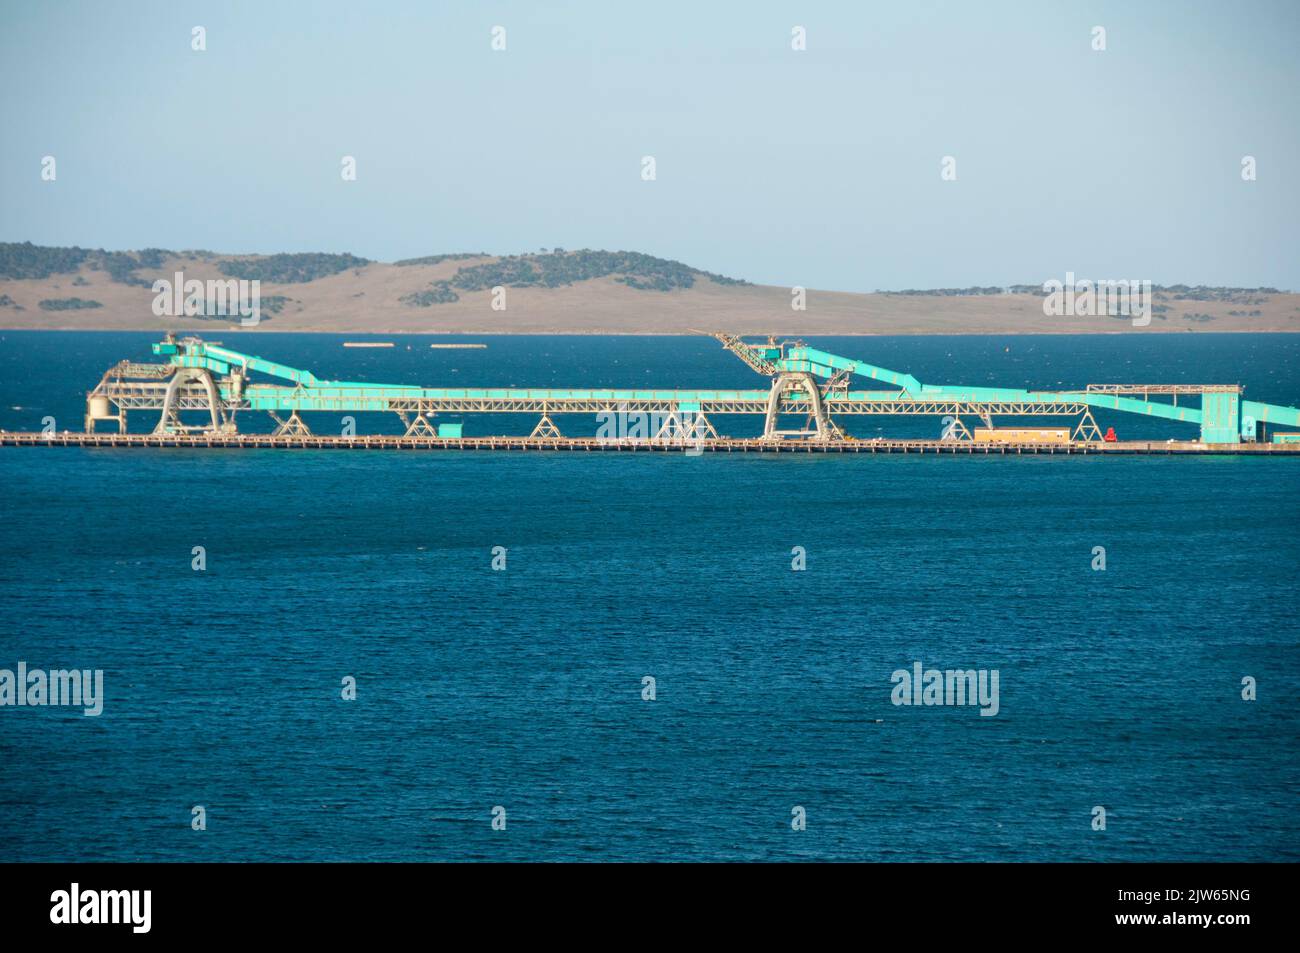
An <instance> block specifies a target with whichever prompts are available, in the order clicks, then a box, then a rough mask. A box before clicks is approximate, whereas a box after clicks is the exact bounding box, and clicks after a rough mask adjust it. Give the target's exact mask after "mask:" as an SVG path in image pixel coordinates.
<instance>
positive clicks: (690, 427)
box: [85, 334, 1300, 443]
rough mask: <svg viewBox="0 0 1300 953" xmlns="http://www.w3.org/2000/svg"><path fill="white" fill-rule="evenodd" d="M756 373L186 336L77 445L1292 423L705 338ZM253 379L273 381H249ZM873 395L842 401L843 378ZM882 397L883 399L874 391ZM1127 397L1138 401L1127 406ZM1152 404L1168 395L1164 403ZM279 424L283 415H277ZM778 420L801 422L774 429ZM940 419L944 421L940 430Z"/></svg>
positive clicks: (1235, 407) (1212, 399) (951, 434)
mask: <svg viewBox="0 0 1300 953" xmlns="http://www.w3.org/2000/svg"><path fill="white" fill-rule="evenodd" d="M714 336H715V337H716V338H717V339H718V340H719V341H720V342H721V343H722V345H723V347H725V348H726V349H727V350H729V351H731V352H732V353H734V354H735V355H736V356H737V357H739V358H740V359H741V360H742V361H743V362H744V363H745V364H746V366H748V367H750V368H751V369H752V370H754V371H755V372H756V373H758V374H761V375H764V376H768V377H770V378H771V379H770V381H769V383H768V386H767V387H766V388H765V389H755V390H734V389H733V390H655V389H617V388H572V389H564V388H545V389H535V388H426V387H417V386H408V385H391V384H372V383H360V382H348V381H327V380H319V379H317V378H316V376H315V375H314V374H312V373H311V372H310V371H305V370H300V369H298V368H293V367H289V366H287V365H283V364H278V363H275V362H273V361H268V360H265V359H263V358H260V357H256V356H254V355H250V354H244V353H242V352H239V351H235V350H232V349H230V348H226V347H223V346H221V345H217V344H212V343H207V342H204V341H203V340H201V339H199V338H197V337H186V338H182V339H179V340H178V339H176V338H175V337H173V336H172V335H168V336H167V338H166V339H165V340H164V341H162V342H160V343H158V344H155V345H153V351H154V353H155V354H157V355H159V356H160V357H163V358H165V363H161V364H145V363H138V362H133V361H122V362H120V363H118V364H116V365H114V366H113V367H111V368H109V370H108V371H107V372H106V373H105V374H104V376H103V378H102V379H101V380H100V382H99V384H98V385H97V386H96V387H95V388H94V389H93V390H91V391H90V392H89V393H88V394H87V395H86V419H85V427H86V432H87V433H93V432H94V431H95V426H96V423H97V422H98V421H116V422H117V424H118V429H119V432H120V433H126V432H127V415H128V413H130V412H139V411H156V412H158V413H159V417H158V420H157V424H156V426H155V427H154V432H155V433H158V434H183V433H226V434H230V433H236V432H237V427H236V420H237V416H238V414H240V413H241V412H265V413H267V414H269V415H271V417H272V418H273V420H274V421H275V424H276V429H275V434H276V435H310V431H309V430H308V428H307V425H306V424H305V423H304V422H303V419H302V417H301V416H300V414H301V413H304V412H331V413H340V414H353V413H366V412H388V413H395V414H397V415H398V417H399V418H400V419H401V420H402V423H403V425H404V427H405V436H407V437H422V436H434V435H436V434H437V430H436V428H435V427H434V425H433V424H432V423H431V422H430V421H431V418H433V417H434V416H435V415H437V414H483V413H488V414H491V413H513V414H538V415H540V416H539V419H538V423H537V426H536V427H535V428H534V429H533V432H532V434H531V435H530V436H531V438H543V439H544V438H555V439H558V438H560V430H559V427H557V426H556V424H555V422H554V420H553V419H552V415H553V414H599V415H608V414H649V415H654V416H653V419H655V420H656V421H658V426H657V429H656V430H655V432H654V433H653V434H647V439H652V440H670V439H671V440H711V439H722V438H719V436H718V433H717V431H716V430H715V429H714V427H713V424H712V423H711V422H710V420H709V415H718V414H749V415H761V416H762V417H763V418H764V429H763V439H765V440H769V441H783V440H811V441H815V442H835V441H845V440H852V439H853V438H852V437H851V436H849V435H848V434H847V433H846V432H845V431H844V429H843V428H842V427H841V426H840V425H839V424H838V423H837V422H836V418H842V417H853V416H909V417H910V416H922V417H937V418H943V419H945V430H944V434H945V439H956V440H959V441H968V440H971V432H970V430H969V429H968V428H967V426H966V424H965V423H964V422H963V420H962V418H963V417H973V418H978V419H979V420H981V421H983V423H984V425H985V426H986V427H992V426H993V418H994V417H1003V418H1008V417H1011V418H1021V417H1058V418H1071V419H1072V421H1073V423H1072V430H1071V438H1072V440H1074V441H1076V442H1095V441H1099V440H1101V436H1102V435H1101V430H1100V428H1099V427H1098V426H1097V423H1096V420H1095V419H1094V418H1093V414H1092V412H1093V410H1094V409H1097V408H1101V409H1105V410H1117V411H1122V412H1126V413H1134V414H1140V415H1144V416H1156V417H1161V418H1164V419H1169V420H1175V421H1183V422H1185V423H1189V424H1198V425H1200V428H1201V441H1202V442H1205V443H1240V442H1242V441H1247V442H1249V441H1253V440H1254V439H1256V436H1257V431H1258V428H1259V427H1261V426H1275V425H1279V424H1280V425H1300V411H1298V410H1297V409H1296V408H1294V407H1283V406H1279V405H1273V404H1263V403H1259V402H1254V401H1247V400H1244V399H1243V397H1242V390H1243V389H1242V388H1241V387H1240V386H1239V385H1233V384H1205V385H1192V384H1090V385H1088V386H1087V388H1086V389H1083V390H1066V391H1028V390H1020V389H1012V388H991V387H966V386H961V385H934V384H922V383H921V382H920V381H918V380H917V379H916V378H915V377H913V376H912V375H910V374H904V373H900V372H897V371H891V370H888V369H886V368H882V367H877V366H875V365H872V364H868V363H866V362H862V361H857V360H852V359H849V358H845V357H841V356H839V355H835V354H830V353H828V352H825V351H821V350H819V349H817V348H813V347H809V346H808V345H806V344H804V343H803V342H802V341H783V342H780V343H778V342H777V341H776V340H775V339H773V338H769V339H768V340H767V342H766V343H760V344H751V343H747V342H745V341H744V340H742V339H741V338H739V337H736V336H734V335H727V334H716V335H714ZM254 375H261V376H265V377H268V378H271V379H274V380H275V381H277V382H276V383H262V382H260V381H259V382H254V381H253V379H252V378H253V376H254ZM858 378H861V379H866V380H869V381H872V382H874V383H875V384H876V389H874V390H853V389H852V388H851V384H852V381H853V380H854V379H858ZM882 385H883V387H882ZM1139 395H1140V396H1139ZM1152 395H1173V398H1174V400H1173V402H1172V403H1165V402H1162V401H1158V400H1153V399H1151V398H1152ZM1179 396H1196V397H1199V398H1200V401H1199V403H1200V406H1186V405H1184V406H1180V405H1179V404H1178V403H1177V400H1178V397H1179ZM194 411H197V412H202V413H203V414H204V418H205V419H204V420H203V422H202V423H197V424H185V423H182V420H181V414H182V413H183V412H194ZM282 415H287V416H282ZM787 417H796V418H799V419H800V421H801V422H800V423H799V424H797V425H786V424H785V423H784V421H783V419H784V418H787ZM948 418H951V420H948Z"/></svg>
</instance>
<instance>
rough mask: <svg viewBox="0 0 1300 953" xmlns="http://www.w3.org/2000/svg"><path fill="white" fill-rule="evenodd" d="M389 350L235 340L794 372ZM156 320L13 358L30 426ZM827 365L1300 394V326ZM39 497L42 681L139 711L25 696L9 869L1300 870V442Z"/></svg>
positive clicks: (29, 638) (630, 464)
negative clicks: (1273, 449)
mask: <svg viewBox="0 0 1300 953" xmlns="http://www.w3.org/2000/svg"><path fill="white" fill-rule="evenodd" d="M212 337H216V338H221V337H222V335H219V334H218V335H212ZM391 339H392V340H396V341H398V342H399V346H398V348H396V349H394V350H391V351H388V350H381V351H358V350H344V349H343V348H341V347H340V346H339V341H340V339H339V338H335V337H323V336H322V337H317V336H309V335H276V334H259V335H257V339H256V341H255V344H256V346H250V345H245V344H244V342H245V341H246V340H247V339H244V338H240V337H238V336H236V335H234V334H233V333H227V334H226V335H225V336H224V340H225V342H226V343H227V344H230V345H232V346H234V347H241V346H243V347H244V349H246V350H251V351H253V352H255V353H259V354H261V355H263V356H266V357H270V358H274V359H278V360H281V361H283V362H285V363H289V364H291V365H296V366H300V367H307V368H310V369H312V370H313V371H315V372H316V373H317V374H318V375H320V376H328V377H338V378H349V379H373V380H378V381H391V382H400V383H425V384H430V385H435V384H442V383H458V384H466V385H476V384H515V385H520V386H524V385H535V386H541V385H548V384H554V385H562V384H575V385H587V384H593V385H601V384H607V385H624V386H630V385H633V384H645V385H656V386H665V387H672V386H719V387H723V386H748V387H753V386H762V383H763V382H762V380H761V379H760V378H758V377H757V376H756V375H754V374H753V373H752V372H750V371H748V370H747V369H746V368H745V367H744V366H743V365H741V364H740V363H739V362H738V361H736V360H735V358H733V357H732V356H730V355H728V354H725V353H723V352H722V351H721V349H720V348H718V347H717V345H716V344H715V343H714V342H712V341H711V340H708V339H680V338H569V337H566V338H524V337H510V338H496V337H493V338H486V339H483V340H486V341H487V343H488V344H489V347H488V349H487V350H483V351H436V350H430V349H429V348H428V347H427V344H428V342H429V340H430V339H429V338H411V337H400V336H398V337H392V338H391ZM149 340H150V337H149V336H148V335H141V334H109V333H105V334H43V333H14V332H5V333H3V334H0V427H4V428H6V429H10V430H15V429H24V430H29V429H39V428H40V426H41V419H42V417H44V416H47V415H48V416H53V417H55V418H56V420H57V421H58V426H59V428H60V429H62V428H64V427H66V428H68V429H80V426H81V414H82V409H83V402H84V393H85V391H86V390H87V389H88V388H89V387H91V386H92V385H93V384H94V383H95V382H96V381H97V380H98V379H99V376H100V375H101V374H102V373H103V371H104V370H105V368H107V367H108V366H109V365H110V364H112V363H114V362H116V361H117V360H120V359H122V358H125V357H130V358H134V359H139V360H144V359H147V356H148V347H147V345H148V342H149ZM818 342H819V343H821V344H822V345H823V346H825V347H827V348H828V349H829V350H832V351H836V352H839V353H845V354H848V355H850V356H855V357H861V358H864V359H868V360H872V361H873V362H875V363H877V364H881V365H884V366H887V367H892V368H896V369H899V370H905V371H910V372H911V373H914V374H915V375H916V376H917V377H919V378H920V379H921V380H923V381H924V380H933V381H935V382H953V383H957V382H965V383H972V384H985V383H988V384H1003V385H1007V386H1034V387H1058V386H1081V385H1083V384H1086V383H1090V382H1102V381H1158V382H1178V381H1186V382H1198V383H1219V382H1241V383H1244V384H1246V385H1247V393H1248V394H1249V395H1250V396H1252V397H1256V398H1258V399H1262V400H1266V401H1270V402H1274V403H1282V404H1291V405H1297V404H1300V337H1298V336H1283V335H1276V336H1273V335H1270V336H1263V335H1260V336H1242V337H1226V336H1211V335H1188V336H1185V337H1173V336H1154V335H1151V336H1138V335H1115V336H1107V337H1007V338H992V337H970V338H858V339H830V338H824V339H818ZM407 343H411V344H412V345H413V346H412V348H411V350H410V351H407V350H406V349H405V345H406V344H407ZM1099 418H1100V415H1099ZM152 422H153V421H152V420H148V421H146V420H145V419H143V415H142V418H141V419H140V420H139V421H137V424H138V427H139V428H140V429H143V428H144V427H146V426H148V425H151V424H152ZM309 422H311V423H312V425H313V427H315V428H316V429H317V430H319V431H320V432H331V431H333V432H336V430H337V421H329V420H316V421H309ZM1100 422H1101V423H1102V425H1103V426H1107V425H1111V424H1113V425H1114V426H1116V428H1117V430H1119V431H1120V436H1121V437H1122V438H1128V437H1133V438H1139V437H1147V436H1150V437H1160V436H1172V435H1176V434H1177V435H1190V434H1191V433H1193V432H1194V430H1190V429H1187V428H1182V429H1180V428H1179V427H1178V425H1176V424H1169V423H1159V422H1155V423H1153V422H1148V421H1141V420H1137V421H1135V420H1132V419H1130V418H1127V417H1114V418H1100ZM395 423H396V418H395V417H394V419H393V422H392V423H387V422H386V423H385V424H384V427H383V428H382V429H383V430H385V431H387V432H391V431H392V429H393V425H394V424H395ZM531 423H532V421H531V420H529V421H509V420H508V419H505V418H495V419H493V418H471V419H469V420H468V422H467V424H466V430H467V432H468V433H490V432H501V431H504V430H507V429H510V430H514V431H518V430H519V429H520V428H521V427H523V428H525V432H526V428H527V427H531ZM727 423H728V425H727V426H726V427H724V428H721V429H725V430H726V431H727V432H730V433H732V434H734V435H741V434H744V433H747V432H751V431H752V429H753V427H754V424H753V423H752V422H746V421H734V422H731V421H729V422H727ZM250 424H251V421H250ZM358 425H359V429H361V430H362V431H365V430H367V429H371V430H379V429H381V428H380V427H378V426H372V425H371V424H370V422H369V420H368V419H367V418H365V417H362V418H360V419H359V421H358ZM561 426H562V427H566V424H565V422H564V421H563V420H562V421H561ZM584 426H585V428H586V429H587V430H588V431H590V430H594V422H593V421H586V422H578V421H573V422H572V423H571V425H570V426H568V427H567V428H566V432H569V431H572V432H575V433H576V432H582V428H583V427H584ZM877 426H883V427H885V430H884V431H883V432H887V433H891V434H895V433H918V434H920V435H925V436H937V428H938V422H937V421H917V420H912V421H896V422H883V423H882V422H879V421H872V422H871V423H864V422H859V423H858V424H856V425H854V424H850V427H851V429H855V430H856V431H857V432H858V433H861V434H863V435H873V434H874V433H875V432H876V431H875V427H877ZM0 506H2V508H0V513H2V514H3V520H4V532H3V534H0V593H2V594H3V607H4V610H3V622H2V623H0V668H13V667H15V666H16V664H17V663H18V662H19V661H20V660H21V661H25V662H27V664H28V665H29V666H30V667H32V668H45V669H55V668H69V667H76V668H91V669H93V668H99V669H103V671H104V689H105V695H106V700H105V702H104V711H103V714H102V715H101V716H99V717H97V718H88V717H83V716H82V714H81V713H80V711H79V710H69V709H57V708H21V709H19V708H3V709H0V766H2V768H0V860H73V859H80V860H135V859H164V860H345V859H360V860H462V859H475V858H478V859H497V860H514V859H536V860H569V859H579V860H582V859H618V860H702V859H718V858H721V859H771V860H776V859H863V860H985V859H998V860H1274V861H1283V860H1289V861H1295V860H1297V859H1300V812H1298V811H1297V801H1296V792H1297V790H1300V758H1297V755H1298V754H1300V713H1297V709H1296V706H1295V700H1296V698H1297V696H1298V695H1300V635H1298V632H1297V615H1296V601H1295V598H1296V583H1297V580H1300V533H1298V532H1297V529H1300V461H1297V460H1291V459H1275V460H1267V459H1245V458H1240V459H1236V458H1210V457H1203V458H1189V459H1165V458H1140V457H1135V458H1114V459H1097V458H1068V459H1067V458H1046V457H1043V458H1011V459H1000V458H971V459H962V458H944V459H936V458H933V457H903V456H882V457H839V456H819V455H813V456H808V457H797V458H794V457H782V458H760V457H738V456H723V455H711V454H705V455H703V456H699V457H688V456H683V455H665V456H640V455H621V454H620V455H607V456H606V455H599V456H590V455H579V454H573V455H567V454H556V455H540V454H539V455H526V454H519V455H513V454H495V455H493V454H473V453H467V454H451V453H447V454H443V453H410V454H383V453H376V454H366V453H339V452H329V451H322V452H294V453H285V452H275V451H240V452H234V451H231V452H220V451H209V452H190V451H157V452H154V451H108V450H105V451H84V450H73V449H58V450H55V449H51V450H29V449H3V450H0ZM194 546H203V547H205V549H206V553H207V570H206V571H205V572H195V571H193V570H192V569H191V559H192V556H191V550H192V547H194ZM496 546H501V547H505V548H506V549H507V553H508V555H507V569H506V570H505V571H504V572H497V571H492V569H491V565H490V563H491V558H492V557H491V550H492V548H493V547H496ZM795 546H802V547H804V548H805V549H806V551H807V570H806V571H804V572H792V571H791V550H792V547H795ZM1096 546H1104V547H1105V549H1106V554H1107V569H1106V571H1105V572H1094V571H1093V570H1092V569H1091V565H1090V564H1091V562H1092V550H1093V548H1094V547H1096ZM918 661H919V662H921V663H923V664H924V665H925V667H927V668H930V667H933V668H940V669H947V668H962V669H966V668H975V669H997V670H998V672H999V674H1000V711H999V712H998V714H997V715H996V716H995V717H981V716H980V714H979V711H978V709H976V708H973V707H896V706H895V705H893V704H892V703H891V690H892V688H893V685H892V683H891V678H890V677H891V673H892V672H894V671H895V670H896V669H900V668H901V669H910V668H911V667H912V665H913V663H914V662H918ZM646 675H650V676H653V677H654V678H655V679H656V682H657V685H656V688H657V697H656V699H655V700H654V701H644V700H642V678H643V676H646ZM345 676H353V677H355V678H356V681H357V698H356V700H355V701H344V700H342V699H341V698H340V690H341V681H342V679H343V678H344V677H345ZM1245 676H1252V677H1254V678H1256V679H1257V680H1258V700H1256V701H1253V702H1246V701H1243V700H1242V698H1241V683H1242V679H1243V677H1245ZM195 805H202V806H204V807H205V808H206V812H207V830H205V831H202V832H197V831H194V830H191V826H190V822H191V808H192V807H193V806H195ZM497 805H500V806H502V807H504V808H505V809H506V816H507V827H506V830H504V831H495V830H493V829H492V826H491V820H492V813H491V812H492V809H493V807H494V806H497ZM1098 805H1100V806H1104V807H1105V809H1106V811H1107V829H1106V830H1105V831H1104V832H1099V831H1093V830H1092V829H1091V822H1092V812H1093V808H1094V807H1095V806H1098ZM796 806H800V807H803V808H805V809H806V812H807V829H806V830H804V831H799V832H796V831H793V830H792V829H791V823H790V822H791V816H792V815H791V810H792V808H794V807H796Z"/></svg>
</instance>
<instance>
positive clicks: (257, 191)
mask: <svg viewBox="0 0 1300 953" xmlns="http://www.w3.org/2000/svg"><path fill="white" fill-rule="evenodd" d="M196 25H201V26H203V27H204V28H205V29H206V41H207V49H206V50H205V51H203V52H196V51H194V50H192V49H191V28H192V27H194V26H196ZM495 25H501V26H504V27H505V28H506V49H505V50H504V51H493V50H492V49H491V39H492V37H491V32H490V31H491V29H492V27H493V26H495ZM795 25H801V26H803V27H805V28H806V31H807V49H806V50H805V51H802V52H795V51H792V50H791V29H792V27H793V26H795ZM1097 25H1101V26H1104V27H1105V29H1106V46H1107V49H1106V50H1105V51H1104V52H1097V51H1094V50H1093V48H1092V45H1093V36H1092V29H1093V27H1094V26H1097ZM1298 49H1300V3H1298V2H1291V0H1277V2H1263V0H1253V2H1252V0H1246V2H1240V3H1231V4H1229V3H1217V4H1216V3H1207V2H1185V3H1177V2H1172V0H1170V2H1157V0H1148V2H1133V0H1129V2H1116V3H1088V2H1081V3H1043V2H1037V3H1035V2H1014V3H1013V2H991V3H989V4H975V3H961V2H953V3H924V2H898V3H893V4H888V5H885V4H870V5H868V4H862V3H816V4H809V3H735V4H717V5H715V4H707V3H665V2H657V3H653V4H623V3H611V2H606V3H598V2H593V3H542V2H531V3H463V4H451V3H436V2H424V3H406V2H391V3H390V2H375V3H337V2H317V3H311V4H307V3H291V2H284V3H278V2H277V3H266V2H263V3H256V2H233V3H225V2H223V3H215V2H209V3H187V2H175V3H163V2H147V3H146V2H120V3H93V2H66V3H63V2H58V3H55V2H49V3H38V4H28V3H19V2H17V0H0V79H2V80H3V82H2V83H0V121H2V123H3V125H2V126H0V128H3V134H2V135H0V241H32V242H35V243H37V244H45V245H81V246H86V247H103V248H108V249H138V248H144V247H163V248H177V249H179V248H204V249H212V250H215V251H222V252H276V251H330V252H343V251H348V252H352V253H354V254H357V255H362V256H364V257H367V258H375V259H380V260H384V261H392V260H394V259H398V258H408V257H415V256H420V255H428V254H437V253H443V252H456V251H488V252H493V253H501V254H505V253H511V252H526V251H535V250H537V249H539V248H542V247H548V248H549V247H554V246H562V247H565V248H570V249H574V248H605V249H627V250H636V251H643V252H647V253H649V254H654V255H659V256H662V257H666V258H675V259H678V260H681V261H684V262H686V263H687V264H690V265H693V266H695V267H698V268H703V269H705V270H708V271H714V272H720V273H723V274H727V275H731V276H734V277H740V278H746V279H749V280H751V281H756V282H760V283H764V284H776V285H803V286H806V287H809V288H821V289H836V290H845V291H871V290H875V289H902V288H915V287H954V286H967V285H974V284H979V285H989V284H993V285H998V284H1008V283H1013V282H1032V283H1041V282H1042V281H1044V280H1046V279H1048V278H1052V277H1057V278H1063V277H1064V275H1065V273H1066V272H1067V271H1073V272H1074V273H1076V275H1078V276H1079V277H1080V278H1103V279H1104V278H1114V279H1121V278H1132V279H1150V280H1153V281H1155V282H1157V283H1162V284H1171V283H1176V282H1187V283H1193V284H1198V283H1199V284H1216V285H1245V286H1259V285H1269V286H1276V287H1280V288H1288V289H1300V217H1298V213H1300V181H1298V180H1300V108H1298V107H1300V55H1297V50H1298ZM47 155H51V156H54V157H55V159H56V161H57V179H56V180H55V181H53V182H46V181H42V179H41V162H42V157H44V156H47ZM1247 155H1249V156H1254V157H1255V160H1256V163H1257V180H1256V181H1251V182H1247V181H1243V179H1242V175H1241V168H1242V165H1241V164H1242V157H1243V156H1247ZM344 156H353V157H355V159H356V170H357V176H356V180H355V181H344V180H343V178H342V176H341V174H340V171H341V168H342V166H341V162H342V158H343V157H344ZM643 156H654V158H655V162H656V176H657V177H656V179H655V180H654V181H644V180H643V179H642V174H641V173H642V161H641V160H642V157H643ZM944 156H952V157H954V158H955V159H956V172H957V178H956V180H955V181H944V180H943V179H942V178H941V176H940V171H941V161H942V159H943V157H944Z"/></svg>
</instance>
